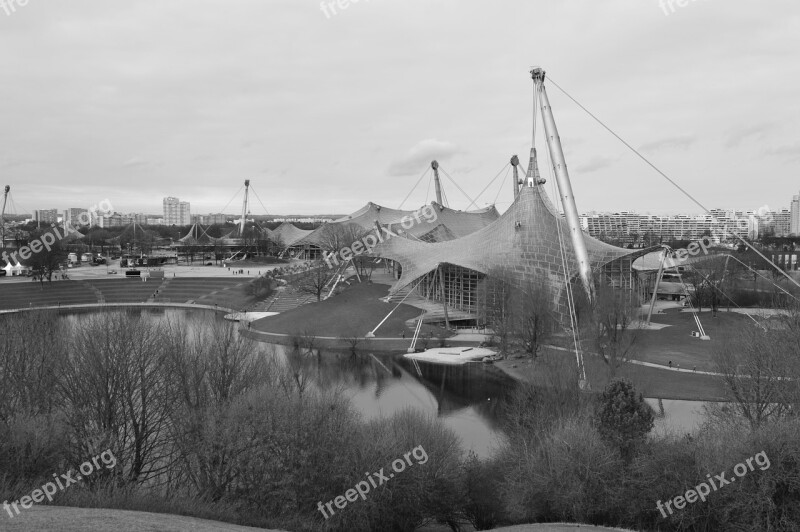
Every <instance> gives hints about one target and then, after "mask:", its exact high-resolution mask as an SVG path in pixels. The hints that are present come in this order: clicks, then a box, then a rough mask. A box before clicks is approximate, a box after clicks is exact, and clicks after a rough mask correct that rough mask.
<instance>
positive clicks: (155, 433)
mask: <svg viewBox="0 0 800 532" xmlns="http://www.w3.org/2000/svg"><path fill="white" fill-rule="evenodd" d="M198 320H199V321H190V320H186V321H170V320H162V321H160V322H155V321H153V320H152V319H149V318H148V317H146V316H145V317H142V315H141V314H139V313H98V314H90V315H84V316H80V317H78V318H69V319H63V318H58V317H57V316H56V315H53V314H47V313H25V314H22V315H16V316H6V317H2V318H0V501H2V500H6V499H8V500H16V499H18V498H19V497H20V496H21V495H23V494H26V493H29V492H30V491H31V490H32V489H34V488H36V487H37V486H40V485H41V484H42V483H43V482H45V481H47V480H48V479H49V478H51V475H52V474H53V473H63V472H65V471H66V469H68V468H69V467H73V466H75V465H76V464H79V463H80V462H82V461H84V460H85V459H86V458H87V457H89V456H94V455H96V454H97V453H98V452H101V451H103V450H105V449H111V450H112V451H113V452H114V455H115V456H116V458H117V461H118V463H117V466H116V467H115V468H114V469H112V470H105V469H104V470H102V471H99V472H97V473H95V474H93V475H92V476H90V477H88V478H87V479H86V482H84V483H83V484H82V485H81V486H71V487H70V488H68V489H67V490H65V491H64V492H60V493H59V494H57V496H56V499H55V500H54V503H55V504H59V505H76V506H95V507H106V508H119V509H133V510H145V511H154V512H164V513H176V514H185V515H193V516H198V517H204V518H210V519H219V520H223V521H229V522H234V523H239V524H248V525H252V526H263V527H270V528H279V529H284V530H365V531H366V530H388V531H393V530H396V531H408V530H414V529H416V528H418V527H421V526H424V525H427V524H432V523H440V524H446V525H449V526H450V527H451V528H452V529H453V530H471V529H473V528H478V529H488V528H491V527H493V526H499V525H501V524H509V523H522V522H537V521H538V522H545V521H580V522H586V523H594V524H604V525H611V526H623V527H629V528H634V529H636V530H702V531H705V530H797V529H800V421H798V420H797V418H796V417H795V415H794V413H795V412H796V410H795V408H794V405H796V404H797V401H796V393H795V392H796V390H795V387H794V386H792V385H791V384H790V382H794V381H787V380H786V379H781V378H780V377H779V376H778V375H779V374H783V373H784V372H786V371H788V369H787V368H789V367H791V362H792V359H791V358H790V357H791V356H793V355H791V353H797V349H798V346H800V343H798V344H793V343H792V342H793V340H792V339H793V338H794V336H793V334H794V333H793V332H792V331H791V329H790V327H792V326H794V324H793V322H788V321H787V322H786V323H785V327H783V328H780V329H775V330H772V331H771V332H770V331H761V329H757V328H753V330H749V329H748V330H743V331H742V335H743V336H742V337H741V338H731V339H730V342H732V343H729V344H726V345H727V346H728V347H727V348H722V349H721V350H720V352H719V353H718V355H717V358H718V363H719V365H720V367H722V368H728V369H730V368H736V370H737V372H738V373H734V372H731V373H730V375H731V377H730V378H729V379H727V381H726V382H727V383H728V386H729V389H730V390H731V393H732V398H734V399H736V400H735V401H734V402H732V403H730V404H729V405H728V406H727V407H726V408H718V409H714V410H712V411H709V415H708V422H707V423H706V425H705V426H704V427H703V428H702V429H701V430H700V431H699V432H698V433H697V434H695V435H694V436H692V437H688V436H677V435H676V436H664V435H660V434H659V435H655V434H653V432H652V430H651V429H652V426H653V419H654V414H653V412H652V410H651V409H650V408H649V407H648V406H647V404H646V403H644V401H643V400H642V398H641V396H640V395H639V394H638V393H637V392H636V390H635V389H634V388H633V386H632V385H631V384H630V383H628V382H626V381H622V380H615V381H613V382H612V383H611V384H610V385H609V387H608V388H607V389H606V390H604V391H603V393H601V394H594V395H593V394H586V393H583V392H580V391H579V390H578V388H577V386H576V385H573V384H571V381H572V380H574V379H564V380H562V381H559V382H555V380H554V381H553V382H554V385H553V386H552V387H533V386H529V385H520V386H519V387H518V388H517V389H516V391H515V392H514V393H513V397H512V399H511V400H509V401H508V403H507V405H506V407H505V410H504V413H503V416H502V420H503V421H502V430H503V432H504V433H505V436H506V438H505V442H504V443H503V444H502V445H501V446H500V447H499V448H498V449H497V451H496V452H495V453H494V455H493V457H492V458H491V459H488V460H481V459H478V458H477V457H476V456H474V455H471V454H466V453H464V452H463V450H462V447H461V443H460V442H459V441H458V438H457V437H456V436H455V435H454V434H453V433H452V432H451V431H449V430H448V429H446V428H444V427H443V425H441V424H440V423H439V422H438V421H436V420H435V419H429V418H427V417H425V416H423V415H421V414H419V413H416V412H413V411H403V412H401V413H399V414H397V415H394V416H392V417H389V418H384V419H377V420H372V421H365V420H363V419H361V418H360V417H359V415H358V414H357V413H356V412H355V410H354V409H353V408H352V407H351V405H350V404H349V402H348V401H347V400H346V399H345V398H344V397H343V396H342V395H341V394H339V393H335V392H331V391H324V390H325V389H328V388H327V387H325V386H317V385H316V383H315V372H314V370H313V367H314V366H313V364H308V361H309V360H313V359H314V358H316V357H319V356H320V355H319V353H318V352H316V351H315V350H314V349H313V348H304V347H302V346H301V347H298V348H297V349H296V351H295V352H294V353H292V354H290V355H288V356H286V357H283V356H279V355H278V354H276V353H274V352H271V351H270V349H269V348H264V347H263V345H254V344H252V343H250V342H249V341H248V340H247V339H245V338H243V337H241V336H240V335H239V334H238V332H237V330H236V329H235V327H233V326H231V324H229V323H227V322H223V321H220V320H217V319H215V318H213V317H211V316H209V317H208V318H207V319H206V318H199V319H198ZM798 323H800V322H798ZM798 330H800V328H799V329H798ZM776 335H780V338H783V340H781V341H782V343H781V344H780V345H779V346H778V347H779V348H780V351H781V352H782V353H784V354H783V355H781V356H778V355H773V356H771V357H767V358H766V359H765V357H763V356H762V357H753V356H748V354H749V353H756V352H757V351H758V350H759V349H762V348H763V347H764V346H765V345H766V343H767V342H773V344H774V342H775V341H776V339H777V338H776ZM734 347H735V349H734ZM787 353H789V354H787ZM743 372H749V373H751V374H752V373H753V372H760V375H761V377H760V379H758V380H757V382H754V380H753V379H744V378H743V377H741V373H743ZM787 384H788V385H787ZM756 396H758V397H759V398H760V399H761V402H760V403H759V402H757V401H752V400H751V399H752V398H753V397H756ZM777 405H781V407H780V408H779V407H778V406H777ZM418 445H422V446H423V447H424V449H425V450H426V452H427V454H428V457H429V461H428V462H427V463H426V464H424V465H423V464H419V465H418V464H415V465H414V466H413V467H409V468H408V469H407V470H406V471H404V472H403V473H402V474H399V475H395V477H394V478H392V480H391V481H390V482H389V483H388V484H385V485H384V486H381V487H380V488H378V489H375V490H373V491H371V492H370V493H369V494H368V495H367V499H366V500H363V501H362V500H360V499H359V500H358V501H357V502H354V503H350V504H348V506H347V507H346V508H345V509H344V510H341V511H339V510H337V513H336V515H334V516H332V517H331V518H330V519H328V520H327V521H326V520H325V519H324V518H323V517H322V515H321V514H320V512H319V511H318V510H317V502H318V501H322V502H323V503H324V502H327V501H329V500H331V499H333V498H334V497H336V496H338V495H342V494H344V493H345V492H346V491H347V490H348V489H350V488H352V487H353V486H354V485H355V484H356V482H358V481H360V480H362V479H363V478H364V473H365V472H374V471H378V470H379V469H380V468H382V467H384V468H385V467H387V466H388V465H389V464H390V463H391V461H392V460H394V459H395V458H398V457H401V456H402V455H403V454H404V453H406V452H408V451H410V450H411V449H412V448H414V447H416V446H418ZM761 451H765V452H766V453H767V455H768V457H769V459H770V461H771V467H770V468H769V469H767V470H765V471H760V470H759V469H756V470H755V471H753V472H750V473H748V474H747V475H746V476H745V477H743V478H741V479H737V482H735V483H733V484H731V485H729V486H726V487H724V488H722V489H720V490H719V491H717V492H714V493H712V494H711V496H710V497H709V499H708V500H707V501H706V502H705V503H702V502H697V503H695V504H692V505H689V506H688V507H687V508H686V509H684V510H681V511H678V512H676V513H675V514H673V515H672V516H669V517H668V518H667V519H664V518H663V517H662V516H661V514H660V513H659V512H658V510H657V509H656V501H657V500H661V501H662V502H663V501H666V500H668V499H671V498H673V497H675V496H677V495H681V494H683V493H685V492H686V490H688V489H690V488H693V487H694V486H696V485H697V484H699V483H700V482H702V481H704V480H705V479H706V475H707V474H712V475H713V474H717V473H719V472H721V471H728V472H730V471H731V470H732V468H733V466H734V465H735V464H737V463H738V462H740V461H742V460H743V459H745V458H748V457H751V456H753V455H754V454H756V453H759V452H761Z"/></svg>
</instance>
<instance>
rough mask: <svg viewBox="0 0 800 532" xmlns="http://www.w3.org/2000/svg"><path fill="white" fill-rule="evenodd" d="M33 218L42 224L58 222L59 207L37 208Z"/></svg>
mask: <svg viewBox="0 0 800 532" xmlns="http://www.w3.org/2000/svg"><path fill="white" fill-rule="evenodd" d="M33 219H34V220H35V221H36V222H37V223H42V224H45V223H46V224H54V223H56V222H58V210H57V209H37V210H35V211H33Z"/></svg>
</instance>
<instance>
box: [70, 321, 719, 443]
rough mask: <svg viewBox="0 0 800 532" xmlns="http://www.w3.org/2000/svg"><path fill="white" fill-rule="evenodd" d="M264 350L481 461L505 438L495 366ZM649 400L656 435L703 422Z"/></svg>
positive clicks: (686, 408) (690, 406)
mask: <svg viewBox="0 0 800 532" xmlns="http://www.w3.org/2000/svg"><path fill="white" fill-rule="evenodd" d="M94 312H96V311H88V312H79V313H76V312H70V313H69V314H65V315H64V316H63V317H64V320H65V323H66V324H67V325H68V326H75V324H76V322H77V321H79V320H81V319H83V318H85V317H86V316H88V315H90V314H91V313H94ZM121 312H126V313H128V314H130V315H137V314H138V315H141V316H144V317H148V318H151V319H153V320H156V321H162V320H171V321H180V322H182V323H183V324H184V325H185V327H186V330H187V333H188V334H189V335H190V337H191V336H192V334H193V332H194V331H195V330H197V328H199V327H202V326H203V325H204V324H206V323H207V321H206V320H207V319H208V317H209V315H211V316H214V319H217V320H223V318H222V316H221V315H220V314H217V313H213V312H212V311H203V310H184V309H130V310H125V311H121ZM232 326H236V325H235V324H232ZM259 348H260V349H261V350H262V351H263V353H264V356H270V357H275V358H276V359H277V360H278V361H280V362H281V363H284V364H288V365H290V366H291V367H293V368H295V370H298V371H302V373H303V374H305V375H308V376H310V377H312V378H313V382H314V384H313V385H314V386H317V387H319V388H320V389H322V390H339V391H341V392H342V393H344V394H345V395H346V396H347V397H349V398H350V399H351V401H352V404H353V406H354V407H355V408H356V410H357V411H358V412H360V413H361V415H362V416H363V417H364V418H365V419H373V418H376V417H380V416H389V415H392V414H394V413H395V412H398V411H400V410H402V409H404V408H415V409H419V410H421V411H423V412H425V413H427V414H429V415H432V416H436V417H438V418H439V419H440V420H441V421H442V423H444V424H445V425H446V426H447V427H449V428H451V429H452V430H453V431H454V432H455V433H456V434H458V435H459V436H460V437H461V439H462V442H463V446H464V448H465V449H468V450H473V451H474V452H475V453H476V454H478V456H481V457H486V456H489V455H491V454H492V451H493V449H494V448H496V446H497V445H498V444H499V443H500V442H501V441H502V438H503V436H502V434H501V431H500V429H499V424H500V416H501V412H500V411H501V408H502V404H503V402H504V401H505V400H506V398H507V397H508V394H509V393H510V392H511V391H512V390H513V389H514V386H515V382H514V381H513V380H512V379H511V378H509V377H508V376H507V375H505V374H504V373H503V372H502V371H500V370H498V369H497V368H495V367H494V366H491V365H486V364H482V363H469V364H465V365H463V366H442V365H436V364H430V363H424V362H419V363H418V364H414V363H413V362H412V361H410V360H408V359H406V358H404V357H403V356H402V355H396V356H392V357H387V356H375V355H373V354H370V353H368V352H366V353H365V352H360V353H356V354H351V353H343V352H330V351H323V352H320V350H319V349H317V348H311V349H308V348H305V349H304V348H300V349H295V348H291V347H285V346H280V345H271V344H259ZM647 402H648V403H649V404H650V405H651V406H652V407H653V408H654V409H655V411H656V412H657V413H659V414H658V415H657V417H656V426H655V431H656V432H657V433H663V432H664V431H672V432H677V433H678V434H684V433H687V432H694V431H695V430H696V429H697V428H698V427H699V425H700V424H701V423H702V421H703V411H702V407H703V405H704V403H703V402H699V401H678V400H667V399H664V400H658V399H654V398H648V399H647Z"/></svg>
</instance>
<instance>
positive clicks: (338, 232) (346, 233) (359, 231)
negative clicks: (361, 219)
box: [319, 223, 370, 253]
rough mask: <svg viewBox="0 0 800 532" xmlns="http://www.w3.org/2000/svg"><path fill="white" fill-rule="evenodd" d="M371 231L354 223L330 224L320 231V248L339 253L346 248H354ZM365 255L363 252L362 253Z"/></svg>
mask: <svg viewBox="0 0 800 532" xmlns="http://www.w3.org/2000/svg"><path fill="white" fill-rule="evenodd" d="M369 232H370V231H368V230H367V229H364V228H363V227H361V226H360V225H358V224H354V223H335V224H334V223H330V224H326V225H325V226H323V227H322V229H321V230H320V235H319V246H320V248H322V249H323V250H324V251H327V252H332V253H339V251H341V250H342V249H344V248H351V249H352V248H353V244H355V243H356V242H360V241H361V240H362V239H363V238H364V237H365V236H367V234H368V233H369ZM362 253H363V252H362Z"/></svg>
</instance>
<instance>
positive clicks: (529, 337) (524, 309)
mask: <svg viewBox="0 0 800 532" xmlns="http://www.w3.org/2000/svg"><path fill="white" fill-rule="evenodd" d="M518 297H519V300H520V302H519V305H517V306H518V313H517V324H518V326H517V335H518V336H519V338H520V340H521V342H522V347H523V349H524V350H525V352H526V353H527V354H528V355H530V356H532V357H536V356H537V355H538V354H539V348H540V346H541V343H542V341H543V340H544V339H545V338H546V337H547V336H548V335H549V334H550V333H551V332H552V331H553V327H554V325H555V318H554V316H553V298H552V295H551V293H550V290H549V289H548V288H547V285H546V284H545V283H544V282H543V281H541V280H539V281H531V282H529V283H528V284H526V285H525V286H523V287H522V290H521V291H520V292H519V293H518Z"/></svg>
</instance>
